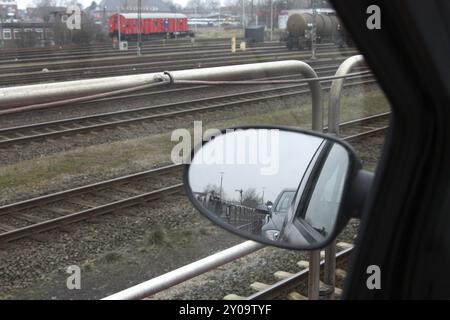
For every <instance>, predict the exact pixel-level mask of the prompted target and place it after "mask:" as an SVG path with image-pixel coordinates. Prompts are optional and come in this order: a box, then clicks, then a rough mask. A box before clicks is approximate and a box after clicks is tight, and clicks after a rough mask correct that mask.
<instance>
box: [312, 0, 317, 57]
mask: <svg viewBox="0 0 450 320" xmlns="http://www.w3.org/2000/svg"><path fill="white" fill-rule="evenodd" d="M312 10H313V22H312V27H311V59H316V51H317V8H316V0H312Z"/></svg>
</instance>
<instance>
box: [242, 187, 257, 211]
mask: <svg viewBox="0 0 450 320" xmlns="http://www.w3.org/2000/svg"><path fill="white" fill-rule="evenodd" d="M261 201H262V198H261V197H260V196H259V194H258V192H256V189H254V188H250V189H247V190H245V191H244V193H243V194H242V204H243V205H244V206H247V207H250V208H256V207H257V206H258V205H259V204H260V203H261Z"/></svg>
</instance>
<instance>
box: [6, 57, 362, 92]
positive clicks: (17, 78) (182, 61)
mask: <svg viewBox="0 0 450 320" xmlns="http://www.w3.org/2000/svg"><path fill="white" fill-rule="evenodd" d="M355 53H356V51H355V50H353V49H349V50H341V51H336V50H333V51H323V52H319V54H318V60H313V61H309V60H308V59H309V58H310V54H309V53H301V52H284V51H282V52H275V53H271V52H267V51H265V52H262V53H256V52H251V51H247V52H245V53H238V54H234V55H233V54H229V53H228V54H225V55H224V54H223V53H218V54H216V55H215V56H213V55H207V56H199V57H195V58H191V59H187V58H186V55H179V59H178V60H165V61H164V60H162V61H155V60H154V61H150V62H145V60H139V61H140V63H136V60H135V59H134V61H130V62H129V63H125V64H119V65H117V61H115V60H114V59H112V61H109V65H105V66H95V67H83V68H72V69H70V68H69V69H60V70H51V71H48V72H42V71H33V72H25V73H21V72H17V69H14V73H2V74H0V86H3V87H5V86H13V85H22V84H32V83H41V82H52V81H67V80H77V79H90V78H97V77H108V76H120V75H132V74H143V73H152V72H159V71H160V70H162V69H168V70H169V69H170V70H175V69H178V70H182V69H193V68H207V67H217V66H224V65H233V64H248V63H257V62H270V61H280V60H289V59H295V60H304V61H307V62H309V63H310V65H311V66H312V67H314V66H315V65H317V64H320V63H323V61H327V60H328V61H333V62H336V61H343V59H345V58H347V57H349V56H351V55H354V54H355ZM122 62H123V61H122ZM39 68H40V70H42V68H45V66H42V65H41V66H40V67H39Z"/></svg>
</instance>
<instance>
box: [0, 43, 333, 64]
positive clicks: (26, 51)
mask: <svg viewBox="0 0 450 320" xmlns="http://www.w3.org/2000/svg"><path fill="white" fill-rule="evenodd" d="M242 40H243V39H237V41H242ZM230 41H231V39H226V38H224V39H195V40H194V43H192V41H191V39H176V40H175V39H167V40H164V39H161V40H154V41H145V42H144V43H143V46H142V48H143V49H148V50H152V49H159V48H174V49H177V48H188V47H205V46H210V47H211V46H220V45H229V44H230ZM264 43H265V44H269V45H271V44H273V45H280V43H279V42H276V41H267V42H264ZM329 45H330V44H328V46H329ZM128 48H129V50H130V51H129V52H127V51H119V50H118V49H117V48H116V49H114V48H112V43H111V42H107V43H103V44H92V45H88V46H64V47H58V46H54V47H47V48H21V49H20V50H17V49H1V50H0V52H1V53H2V55H1V57H0V63H1V62H2V61H5V60H6V61H7V62H10V61H17V60H21V59H26V58H45V57H55V56H57V57H58V56H64V55H77V56H80V55H81V56H83V55H89V54H91V53H96V52H102V53H108V52H116V53H118V54H125V55H126V54H136V52H133V51H132V50H134V49H136V43H134V42H128Z"/></svg>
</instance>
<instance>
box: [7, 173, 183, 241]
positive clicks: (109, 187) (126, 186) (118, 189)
mask: <svg viewBox="0 0 450 320" xmlns="http://www.w3.org/2000/svg"><path fill="white" fill-rule="evenodd" d="M173 175H179V176H181V165H169V166H164V167H161V168H158V169H152V170H148V171H145V172H140V173H136V174H132V175H127V176H124V177H120V178H116V179H111V180H107V181H104V182H99V183H94V184H90V185H87V186H83V187H79V188H74V189H70V190H66V191H63V192H58V193H54V194H50V195H46V196H42V197H38V198H34V199H30V200H25V201H21V202H17V203H14V204H11V205H6V206H2V207H0V232H2V233H0V243H6V242H10V241H13V240H17V239H21V238H24V237H28V236H33V235H35V234H37V233H40V232H44V231H48V230H52V229H55V228H59V227H61V226H64V225H67V224H71V223H75V222H79V221H82V220H86V219H90V218H93V217H94V216H98V215H101V214H106V213H111V212H113V211H117V210H119V209H125V208H129V207H132V206H135V205H138V204H145V203H146V202H149V201H155V200H157V199H160V198H161V197H165V196H169V195H172V194H176V193H180V192H182V191H183V188H182V184H180V183H175V184H174V183H172V184H170V179H168V176H173ZM158 179H159V180H161V179H163V180H165V181H164V182H161V181H157V180H158ZM172 180H173V179H172ZM158 184H160V185H164V184H165V186H163V187H158ZM67 208H70V209H67Z"/></svg>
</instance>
